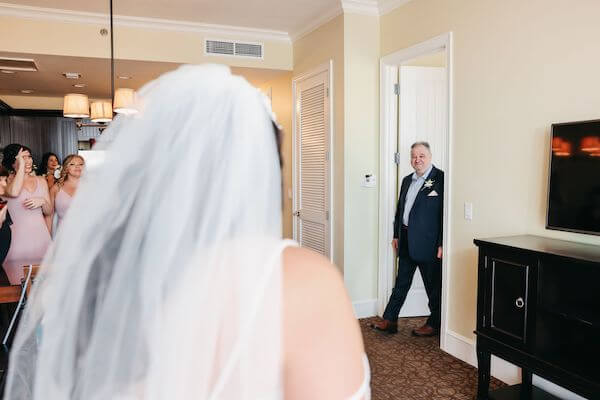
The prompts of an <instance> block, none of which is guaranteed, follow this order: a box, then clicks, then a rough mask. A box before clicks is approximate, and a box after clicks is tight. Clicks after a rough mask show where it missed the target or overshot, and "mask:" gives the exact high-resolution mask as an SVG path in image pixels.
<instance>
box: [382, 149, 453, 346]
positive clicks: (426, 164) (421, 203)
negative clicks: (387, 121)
mask: <svg viewBox="0 0 600 400" xmlns="http://www.w3.org/2000/svg"><path fill="white" fill-rule="evenodd" d="M410 164H411V166H412V167H413V169H414V170H415V172H414V173H412V174H410V175H407V176H406V177H404V179H403V180H402V186H401V188H400V198H399V200H398V205H397V207H396V217H395V218H394V239H393V240H392V246H393V247H394V250H395V251H396V254H397V256H398V275H397V277H396V283H395V285H394V290H393V291H392V295H391V296H390V300H389V302H388V304H387V306H386V308H385V312H384V313H383V320H382V321H379V322H376V323H374V324H373V325H372V327H373V328H375V329H376V330H379V331H384V332H388V333H396V332H397V331H398V314H399V313H400V309H401V308H402V306H403V304H404V301H405V300H406V295H407V294H408V291H409V289H410V286H411V284H412V280H413V276H414V274H415V270H416V268H417V267H418V268H419V271H420V272H421V276H422V277H423V283H424V284H425V291H426V292H427V297H428V299H429V310H430V311H431V315H430V316H429V318H428V319H427V322H426V323H425V325H423V326H422V327H420V328H417V329H414V330H413V332H412V333H413V335H415V336H434V335H437V334H438V333H439V329H440V318H441V312H440V308H441V286H442V222H443V205H444V172H443V171H442V170H440V169H437V168H436V167H435V166H433V164H432V163H431V148H430V146H429V143H427V142H416V143H414V144H413V145H412V146H411V148H410Z"/></svg>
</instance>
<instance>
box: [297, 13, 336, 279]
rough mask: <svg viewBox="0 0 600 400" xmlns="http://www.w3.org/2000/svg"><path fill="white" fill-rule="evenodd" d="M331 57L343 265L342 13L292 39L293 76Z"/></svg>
mask: <svg viewBox="0 0 600 400" xmlns="http://www.w3.org/2000/svg"><path fill="white" fill-rule="evenodd" d="M329 60H333V96H334V97H333V99H334V103H333V110H332V113H331V118H332V119H333V125H334V135H333V136H334V139H333V140H334V143H332V149H333V155H334V162H333V186H334V188H333V190H334V195H333V223H334V226H333V235H334V246H333V260H334V262H335V263H336V265H337V266H338V267H339V268H340V269H341V270H343V269H344V16H343V15H340V16H338V17H335V18H334V19H332V20H331V21H329V22H328V23H326V24H324V25H322V26H321V27H319V28H318V29H316V30H315V31H313V32H311V33H309V34H307V35H305V36H303V37H302V38H300V39H298V40H296V41H295V42H294V77H297V76H299V75H301V74H303V73H305V72H308V71H310V70H312V69H314V68H316V67H318V66H319V65H321V64H323V63H327V62H329Z"/></svg>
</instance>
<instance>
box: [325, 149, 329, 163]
mask: <svg viewBox="0 0 600 400" xmlns="http://www.w3.org/2000/svg"><path fill="white" fill-rule="evenodd" d="M325 161H329V152H328V151H326V152H325Z"/></svg>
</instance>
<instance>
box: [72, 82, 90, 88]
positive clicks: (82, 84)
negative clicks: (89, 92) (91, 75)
mask: <svg viewBox="0 0 600 400" xmlns="http://www.w3.org/2000/svg"><path fill="white" fill-rule="evenodd" d="M86 86H87V85H86V84H85V83H76V84H74V85H73V87H76V88H84V87H86Z"/></svg>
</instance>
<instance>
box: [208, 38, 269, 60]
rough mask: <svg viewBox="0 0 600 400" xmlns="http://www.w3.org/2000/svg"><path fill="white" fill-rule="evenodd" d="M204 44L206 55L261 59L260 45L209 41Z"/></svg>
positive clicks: (261, 48) (261, 46)
mask: <svg viewBox="0 0 600 400" xmlns="http://www.w3.org/2000/svg"><path fill="white" fill-rule="evenodd" d="M205 43H206V46H205V51H206V54H214V55H226V56H234V57H251V58H263V45H262V44H261V43H243V42H230V41H226V40H209V39H207V40H206V42H205Z"/></svg>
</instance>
